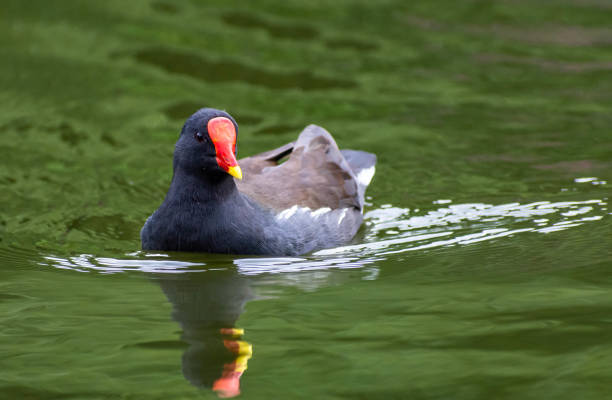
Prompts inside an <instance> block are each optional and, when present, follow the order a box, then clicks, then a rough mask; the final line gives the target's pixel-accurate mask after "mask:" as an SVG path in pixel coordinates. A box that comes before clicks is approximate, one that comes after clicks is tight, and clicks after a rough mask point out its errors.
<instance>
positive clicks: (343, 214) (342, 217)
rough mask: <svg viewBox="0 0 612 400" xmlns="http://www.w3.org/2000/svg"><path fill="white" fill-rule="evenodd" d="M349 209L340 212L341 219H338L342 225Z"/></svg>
mask: <svg viewBox="0 0 612 400" xmlns="http://www.w3.org/2000/svg"><path fill="white" fill-rule="evenodd" d="M347 211H348V208H345V209H344V210H342V214H340V219H339V220H338V225H340V223H341V222H342V220H343V219H344V217H346V213H347Z"/></svg>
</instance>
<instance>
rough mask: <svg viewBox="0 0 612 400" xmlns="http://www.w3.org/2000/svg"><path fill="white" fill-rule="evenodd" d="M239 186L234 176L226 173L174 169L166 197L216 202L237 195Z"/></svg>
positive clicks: (181, 200) (177, 199) (185, 200)
mask: <svg viewBox="0 0 612 400" xmlns="http://www.w3.org/2000/svg"><path fill="white" fill-rule="evenodd" d="M237 194H238V188H237V187H236V183H235V182H234V178H232V177H231V176H230V175H228V174H225V173H219V174H204V173H191V172H188V171H184V170H182V169H180V168H179V169H177V170H175V171H174V176H173V177H172V183H171V184H170V190H168V196H167V197H166V199H172V200H176V201H179V202H181V203H183V202H193V203H214V202H219V201H223V200H225V199H227V198H229V197H232V196H236V195H237Z"/></svg>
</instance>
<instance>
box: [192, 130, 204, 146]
mask: <svg viewBox="0 0 612 400" xmlns="http://www.w3.org/2000/svg"><path fill="white" fill-rule="evenodd" d="M194 137H195V138H196V140H197V141H198V142H200V143H202V142H203V141H204V135H203V134H202V132H200V131H198V132H196V133H195V134H194Z"/></svg>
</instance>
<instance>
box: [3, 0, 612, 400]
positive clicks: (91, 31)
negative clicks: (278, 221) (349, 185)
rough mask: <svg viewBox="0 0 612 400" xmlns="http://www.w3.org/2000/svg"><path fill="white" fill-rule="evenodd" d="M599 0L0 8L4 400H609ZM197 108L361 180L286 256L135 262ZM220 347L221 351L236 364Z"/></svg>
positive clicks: (611, 162) (263, 142) (610, 98)
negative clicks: (243, 365) (243, 355)
mask: <svg viewBox="0 0 612 400" xmlns="http://www.w3.org/2000/svg"><path fill="white" fill-rule="evenodd" d="M611 21H612V6H611V5H610V4H609V2H607V1H605V0H588V1H587V0H550V1H547V2H531V1H527V0H515V1H506V0H504V1H502V0H499V1H461V2H457V1H451V0H446V1H426V2H425V1H423V2H402V1H390V0H389V1H379V2H368V1H348V0H334V1H309V2H299V1H284V2H272V1H257V2H234V1H197V0H192V1H188V0H185V1H172V2H170V1H161V0H160V1H140V0H139V1H130V2H125V1H116V0H114V1H105V2H84V1H54V2H47V1H28V2H24V1H7V0H2V1H0V60H1V61H0V156H1V161H0V204H1V205H2V207H0V260H1V268H0V366H1V368H0V398H2V399H4V398H6V399H148V400H149V399H164V400H165V399H195V398H215V397H216V395H215V393H214V392H212V391H211V390H210V388H211V385H212V384H213V382H214V381H215V380H216V379H218V378H219V377H220V376H221V374H222V372H223V368H224V365H225V366H227V365H229V364H231V363H232V362H233V360H234V358H235V357H233V356H232V355H231V353H230V352H229V351H228V350H226V349H225V348H224V347H223V342H222V340H223V338H225V339H228V338H227V337H226V336H225V337H224V336H222V335H221V334H220V333H219V329H221V328H230V327H239V328H244V329H245V334H244V336H243V337H242V339H241V340H243V341H244V342H248V343H250V344H251V345H252V349H253V351H252V358H250V359H249V360H248V369H247V370H246V371H245V372H244V373H243V375H242V378H241V380H240V389H241V391H242V395H241V396H242V398H247V399H251V398H252V399H269V398H273V399H274V398H308V399H310V398H339V399H342V398H358V399H378V398H380V399H382V398H384V399H395V398H397V399H404V398H410V399H491V398H495V399H515V398H523V399H543V398H556V399H576V398H580V399H602V398H607V397H608V396H609V393H610V392H612V372H611V370H610V365H612V218H610V216H611V211H610V208H609V205H608V201H609V197H610V195H611V194H612V190H611V189H610V188H611V186H610V182H612V113H611V112H610V110H611V109H612V39H611V38H612V25H611V23H610V22H611ZM202 106H212V107H216V108H221V109H226V110H227V111H229V112H230V113H231V114H232V115H233V116H234V117H235V118H236V119H237V121H238V123H239V125H240V131H239V146H238V147H239V155H241V156H247V155H250V154H254V153H256V152H260V151H264V150H266V149H269V148H272V147H274V146H279V145H281V144H284V143H286V142H288V141H291V140H293V139H294V138H295V136H296V135H297V133H298V132H299V131H300V129H301V128H303V127H304V126H305V125H306V124H308V123H317V124H319V125H322V126H324V127H326V128H327V129H328V130H329V131H330V132H332V133H333V135H334V136H335V137H336V138H337V140H338V142H339V144H340V146H341V147H346V148H355V149H363V150H368V151H372V152H374V153H376V154H377V155H378V166H377V172H376V176H375V178H374V181H373V183H372V185H371V187H370V189H369V190H368V195H369V196H370V197H369V203H370V205H369V207H368V210H367V214H366V223H365V224H364V228H363V229H362V231H361V232H360V233H359V235H358V237H357V238H356V239H355V241H354V242H353V243H351V244H349V245H348V246H346V247H342V248H336V249H331V250H325V251H322V252H319V253H315V254H313V255H308V256H305V257H302V258H293V259H286V258H280V259H279V258H277V259H270V258H249V257H245V256H242V257H229V256H218V255H197V254H146V253H142V252H140V251H139V246H140V243H139V236H138V234H139V229H140V227H141V226H142V224H143V222H144V220H145V218H146V217H147V216H148V215H149V214H150V213H151V212H152V211H153V210H154V209H155V208H156V207H157V206H158V205H159V204H160V202H161V200H162V199H163V196H164V194H165V192H166V190H167V188H168V184H169V180H170V177H171V159H172V151H173V144H174V141H175V140H176V137H177V135H178V132H179V130H180V128H181V126H182V122H183V121H184V119H185V118H186V117H187V116H188V115H189V114H191V113H192V112H193V111H195V110H196V109H198V108H199V107H202ZM230 341H231V340H230Z"/></svg>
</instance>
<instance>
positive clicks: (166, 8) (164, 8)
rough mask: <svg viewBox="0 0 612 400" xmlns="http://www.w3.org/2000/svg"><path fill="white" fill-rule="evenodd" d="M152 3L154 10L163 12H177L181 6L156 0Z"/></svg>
mask: <svg viewBox="0 0 612 400" xmlns="http://www.w3.org/2000/svg"><path fill="white" fill-rule="evenodd" d="M150 5H151V8H152V9H153V10H155V11H157V12H159V13H162V14H176V13H178V12H179V8H178V7H177V6H176V5H174V4H170V3H165V2H161V1H154V2H153V3H151V4H150Z"/></svg>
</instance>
